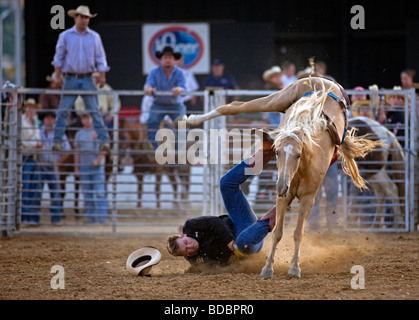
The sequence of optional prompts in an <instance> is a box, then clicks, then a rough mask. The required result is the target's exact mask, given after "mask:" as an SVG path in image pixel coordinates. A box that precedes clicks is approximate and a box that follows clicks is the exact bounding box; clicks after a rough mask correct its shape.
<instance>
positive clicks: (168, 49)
mask: <svg viewBox="0 0 419 320" xmlns="http://www.w3.org/2000/svg"><path fill="white" fill-rule="evenodd" d="M165 54H171V55H172V56H173V57H175V60H179V59H180V58H182V54H181V53H180V52H174V51H173V48H172V47H170V46H165V47H164V48H163V50H162V51H156V54H155V55H156V58H157V59H159V60H160V59H161V57H163V55H165Z"/></svg>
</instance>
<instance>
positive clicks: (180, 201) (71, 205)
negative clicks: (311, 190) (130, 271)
mask: <svg viewBox="0 0 419 320" xmlns="http://www.w3.org/2000/svg"><path fill="white" fill-rule="evenodd" d="M391 92H393V91H392V90H385V91H383V92H380V95H381V94H382V95H384V94H389V93H391ZM40 93H46V94H60V93H62V91H54V90H45V89H30V88H25V89H18V90H15V91H13V94H14V96H15V99H14V101H15V103H14V105H13V107H11V106H10V107H8V108H2V112H3V114H2V122H1V132H0V135H1V142H2V143H1V147H0V148H1V158H0V161H1V185H0V191H1V198H0V210H1V211H0V214H1V224H0V230H1V232H2V235H9V234H11V232H13V230H18V229H19V228H20V223H21V214H22V211H25V210H24V209H25V206H26V207H27V206H28V204H27V202H25V199H26V197H27V196H28V192H29V193H30V192H32V193H33V194H35V195H36V196H35V197H34V199H35V200H37V201H39V202H40V209H39V212H35V213H32V214H34V215H37V216H39V218H40V224H41V225H52V224H53V220H52V218H53V216H54V211H53V209H58V212H60V210H61V212H60V215H62V219H61V220H60V222H61V224H64V225H67V226H74V227H75V228H76V229H77V228H78V227H80V226H83V225H85V224H86V223H87V221H86V212H85V211H86V204H87V203H88V201H89V199H90V198H89V195H91V194H93V193H94V192H93V191H86V190H85V189H83V188H82V187H83V184H84V182H83V181H80V179H79V177H77V176H76V175H75V174H74V156H75V154H76V152H75V151H74V148H72V149H71V150H69V151H66V152H63V153H66V154H67V155H68V157H69V158H70V160H68V161H67V162H66V163H63V164H62V165H60V166H59V167H57V166H54V167H53V168H51V170H52V171H53V173H54V176H55V180H53V181H54V182H55V183H56V184H57V185H58V186H54V185H53V184H51V183H50V182H51V180H50V179H49V180H48V181H45V171H44V168H42V165H43V163H42V161H37V162H36V165H35V166H34V167H35V168H34V170H33V171H32V172H33V174H34V176H36V177H37V178H36V179H34V180H31V181H32V182H34V185H35V189H31V188H29V189H28V187H27V185H28V182H30V181H29V180H27V179H28V176H27V175H25V173H26V169H27V168H26V167H25V166H26V165H27V164H26V163H25V159H26V158H25V156H24V154H23V153H22V150H23V149H22V141H21V133H22V130H24V129H23V128H22V125H21V119H22V118H21V117H22V114H21V108H19V104H21V103H22V101H23V98H24V97H25V96H27V95H34V94H40ZM270 93H272V91H265V90H258V91H255V90H215V91H201V92H195V93H193V94H194V95H198V96H200V97H203V101H204V109H203V112H208V111H210V110H212V109H214V108H216V107H217V106H218V105H221V104H224V103H225V101H230V100H232V99H233V97H234V99H237V98H238V97H240V100H244V99H249V100H250V99H253V98H256V97H258V96H264V95H267V94H270ZM348 93H349V94H350V95H351V94H355V93H356V92H355V91H351V90H348ZM366 93H367V94H368V93H369V92H366ZM66 94H81V95H93V94H97V92H94V91H92V92H86V91H80V92H79V91H68V92H67V91H66ZM101 94H102V92H101ZM103 94H109V95H113V97H114V102H115V103H114V105H115V108H114V110H113V122H112V125H111V126H109V129H108V130H109V133H110V135H111V137H112V152H111V156H110V157H108V158H107V160H106V166H105V168H106V170H105V172H106V183H105V191H106V202H107V222H106V225H107V226H110V227H111V229H112V232H118V230H119V229H118V228H119V227H120V226H136V225H141V226H165V225H173V224H179V221H184V220H185V219H187V218H189V217H194V216H199V215H220V214H224V213H226V212H225V208H224V205H223V201H222V198H221V194H220V191H219V182H220V178H221V177H222V176H223V174H225V173H226V172H227V170H229V168H231V166H233V165H234V164H235V163H237V160H236V162H235V163H233V162H232V159H233V158H234V157H236V155H237V154H239V155H240V157H241V158H240V159H239V160H240V161H241V160H244V158H245V154H246V151H247V152H248V151H249V150H243V148H244V144H241V145H240V146H239V147H237V146H236V147H235V146H232V147H229V148H228V152H229V154H228V159H229V161H228V163H221V158H220V157H221V155H223V154H224V153H226V150H224V149H223V148H224V147H223V146H222V145H221V144H220V143H218V144H214V141H211V139H212V138H214V137H211V130H215V131H216V133H217V134H218V133H219V130H222V129H224V130H226V131H227V133H228V134H230V133H231V134H233V133H234V134H237V132H238V134H239V135H241V139H242V140H243V137H244V131H245V130H250V129H252V128H261V127H265V128H268V127H270V124H269V122H268V121H267V120H266V114H257V113H255V114H247V115H245V114H241V115H237V116H234V117H233V116H229V117H220V118H216V119H213V120H210V121H208V122H206V123H204V124H203V126H202V134H203V135H206V140H205V139H204V140H203V141H202V143H206V144H207V145H206V148H204V150H205V154H204V156H203V159H202V161H201V163H199V164H197V165H190V164H189V163H186V164H179V163H176V164H174V165H161V164H158V163H156V162H155V154H154V152H155V151H154V149H151V148H149V147H147V144H148V142H147V138H146V127H145V125H144V124H141V123H140V121H139V116H140V114H139V110H135V109H132V108H122V109H121V110H118V109H117V107H116V105H117V104H116V101H117V100H118V99H119V98H120V97H122V96H124V95H126V96H138V98H139V99H141V98H142V97H143V94H144V92H142V91H109V92H106V93H103ZM158 94H170V93H158ZM402 94H404V95H406V97H407V96H408V95H410V99H411V101H412V102H413V103H415V101H416V100H415V98H416V97H415V96H414V92H412V91H402ZM18 95H19V99H18ZM18 100H19V103H18ZM40 111H42V110H40ZM43 111H45V110H43ZM404 112H405V120H406V121H405V127H404V129H405V137H404V141H405V153H406V162H405V164H404V178H403V179H402V180H403V182H404V183H405V197H404V199H403V201H404V205H405V207H404V221H403V223H401V224H399V225H395V224H394V223H392V222H391V221H389V220H388V218H389V217H390V215H391V214H387V212H392V207H393V206H394V204H392V203H391V201H389V202H388V203H387V202H386V203H384V204H382V205H380V206H382V207H383V209H384V212H386V213H385V214H384V216H383V217H384V218H385V219H383V222H381V223H379V224H377V225H374V226H371V225H368V226H365V225H367V224H368V219H371V216H373V215H375V213H374V212H372V213H371V212H368V210H364V209H363V208H365V207H367V208H371V207H375V208H376V207H379V206H378V205H377V199H376V198H375V197H374V196H373V195H367V194H366V193H365V194H362V195H357V194H355V193H354V192H353V190H352V189H353V188H352V187H351V183H350V182H348V181H347V180H346V178H345V177H344V176H343V174H339V183H338V186H337V190H338V212H337V214H338V216H339V218H340V222H341V225H342V226H343V227H344V228H345V229H347V230H360V229H362V230H372V231H409V230H410V231H413V227H412V225H413V222H412V218H414V215H415V214H416V213H415V211H414V210H415V207H414V201H415V198H414V197H415V184H414V183H415V175H414V167H415V164H416V161H415V159H416V158H415V157H416V151H415V141H414V138H413V137H414V135H415V134H416V128H415V116H414V115H415V113H414V112H415V110H414V108H412V109H409V107H408V105H407V104H406V105H405V107H404ZM409 112H410V113H409ZM5 116H6V120H5V118H4V117H5ZM233 129H236V130H237V129H238V131H234V132H233V131H232V130H233ZM77 130H79V127H78V126H75V125H70V126H69V128H68V131H67V132H68V134H69V141H70V142H71V143H73V142H74V134H75V132H76V131H77ZM217 130H218V131H217ZM175 131H176V130H175ZM177 132H178V133H179V131H177ZM187 132H189V131H187ZM219 138H220V136H219V135H216V139H217V140H218V139H219ZM231 139H233V140H234V138H233V137H231ZM187 142H188V143H189V142H190V141H187ZM243 143H244V140H243ZM214 145H215V147H214ZM246 145H247V146H248V144H246ZM186 148H188V145H186ZM214 148H216V149H214ZM237 149H238V150H237ZM252 151H256V150H254V149H253V150H252ZM47 152H50V151H49V150H44V149H35V150H34V151H33V154H34V155H35V157H36V158H39V157H40V156H41V155H45V154H46V153H47ZM214 152H215V153H216V154H217V155H216V156H217V157H218V158H217V159H216V160H215V162H214V161H213V162H211V161H210V160H211V157H214ZM176 156H179V155H178V154H176ZM71 159H73V160H71ZM213 160H214V159H213ZM390 165H391V162H390ZM23 169H24V170H23ZM276 171H277V170H276V164H275V162H274V161H272V162H271V163H270V164H269V165H268V166H267V167H266V168H265V170H264V171H263V173H262V174H261V175H259V176H255V177H254V178H252V179H251V180H250V181H249V183H248V184H247V185H243V186H242V187H243V188H247V189H246V190H247V191H246V192H247V197H248V199H249V201H250V203H251V205H252V207H253V208H254V211H255V213H256V214H257V215H258V216H261V215H262V214H264V213H265V212H266V211H268V210H269V209H271V208H272V206H273V205H274V203H275V197H276V195H275V190H274V184H275V180H276ZM391 173H392V172H391V171H390V174H391ZM48 182H49V183H48ZM36 186H38V187H36ZM37 188H38V189H37ZM51 189H52V190H51ZM184 189H187V192H186V193H183V194H182V191H184ZM351 190H352V191H351ZM54 192H56V193H59V195H58V196H57V195H56V194H54ZM22 195H24V197H23V198H22ZM323 196H325V194H323ZM390 200H391V199H390ZM398 200H401V199H398ZM98 201H99V200H97V199H95V200H94V201H93V202H94V203H97V202H98ZM319 204H320V211H321V217H320V219H321V221H322V223H323V224H324V223H325V214H326V213H325V212H324V211H325V210H326V203H325V200H324V199H322V200H320V203H319ZM22 206H23V207H24V208H22ZM29 207H30V206H29ZM296 207H297V203H296V201H294V202H293V204H292V206H291V210H290V212H289V213H287V216H286V220H285V223H286V225H288V226H294V225H295V218H296V215H297V212H296ZM25 212H26V211H25ZM32 212H33V211H32ZM55 212H57V211H55ZM386 219H387V220H386ZM355 220H356V221H357V222H356V223H354V221H355ZM365 221H367V223H364V222H365ZM361 222H362V223H361ZM363 224H365V225H363Z"/></svg>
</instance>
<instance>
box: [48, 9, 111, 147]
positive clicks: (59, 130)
mask: <svg viewBox="0 0 419 320" xmlns="http://www.w3.org/2000/svg"><path fill="white" fill-rule="evenodd" d="M67 14H68V15H69V16H70V17H72V18H74V26H73V27H72V28H70V29H68V30H66V31H64V32H62V33H61V34H60V36H59V38H58V42H57V46H56V49H55V55H54V60H53V62H52V64H53V65H54V67H55V75H56V78H57V81H58V83H63V89H64V90H89V91H97V89H96V86H95V83H94V82H93V79H92V74H93V73H94V72H96V71H98V72H99V74H100V76H99V83H100V85H101V86H102V87H103V86H104V85H105V83H106V76H105V73H106V72H107V71H109V69H110V68H109V66H108V63H107V60H106V54H105V49H104V47H103V44H102V40H101V38H100V35H99V34H98V33H97V32H95V31H93V30H91V29H90V28H89V27H88V25H89V22H90V19H91V18H94V17H96V14H91V13H90V9H89V7H87V6H79V7H78V8H77V9H72V10H69V11H68V12H67ZM63 76H64V79H63ZM76 99H77V95H63V96H62V98H61V101H60V105H59V106H58V112H57V120H56V122H55V126H54V147H53V149H54V150H55V151H59V150H61V148H60V146H61V142H62V139H63V136H64V132H65V127H66V125H67V116H68V113H69V111H70V109H71V108H72V107H73V105H74V102H75V101H76ZM83 100H84V103H85V104H86V108H87V110H88V111H89V112H90V114H91V116H92V119H93V126H94V128H95V130H96V131H97V134H98V139H99V141H100V144H101V150H102V151H104V152H109V151H110V147H109V134H108V132H107V130H106V127H105V126H104V123H103V118H102V116H101V114H100V112H99V106H98V98H97V96H95V95H85V96H83Z"/></svg>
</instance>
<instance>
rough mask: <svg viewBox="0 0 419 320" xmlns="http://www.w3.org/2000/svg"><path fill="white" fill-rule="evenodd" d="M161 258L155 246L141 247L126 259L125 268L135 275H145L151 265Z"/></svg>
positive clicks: (148, 272) (147, 273)
mask: <svg viewBox="0 0 419 320" xmlns="http://www.w3.org/2000/svg"><path fill="white" fill-rule="evenodd" d="M160 260H161V253H160V251H159V250H158V249H157V248H155V247H143V248H140V249H138V250H136V251H134V252H133V253H131V254H130V256H129V257H128V259H127V263H126V269H127V270H128V272H129V273H131V274H133V275H135V276H147V275H149V274H150V270H151V267H152V266H154V265H156V264H158V263H159V262H160Z"/></svg>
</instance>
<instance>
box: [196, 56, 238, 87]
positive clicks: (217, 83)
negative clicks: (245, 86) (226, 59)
mask: <svg viewBox="0 0 419 320" xmlns="http://www.w3.org/2000/svg"><path fill="white" fill-rule="evenodd" d="M224 69H225V66H224V63H223V62H222V61H221V60H220V59H214V61H213V62H212V66H211V74H210V75H208V76H207V77H206V78H205V79H204V82H203V83H202V88H203V89H205V88H207V87H218V88H223V89H231V90H237V89H239V86H238V84H237V82H236V79H234V77H233V76H232V75H231V74H228V73H225V72H224Z"/></svg>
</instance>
